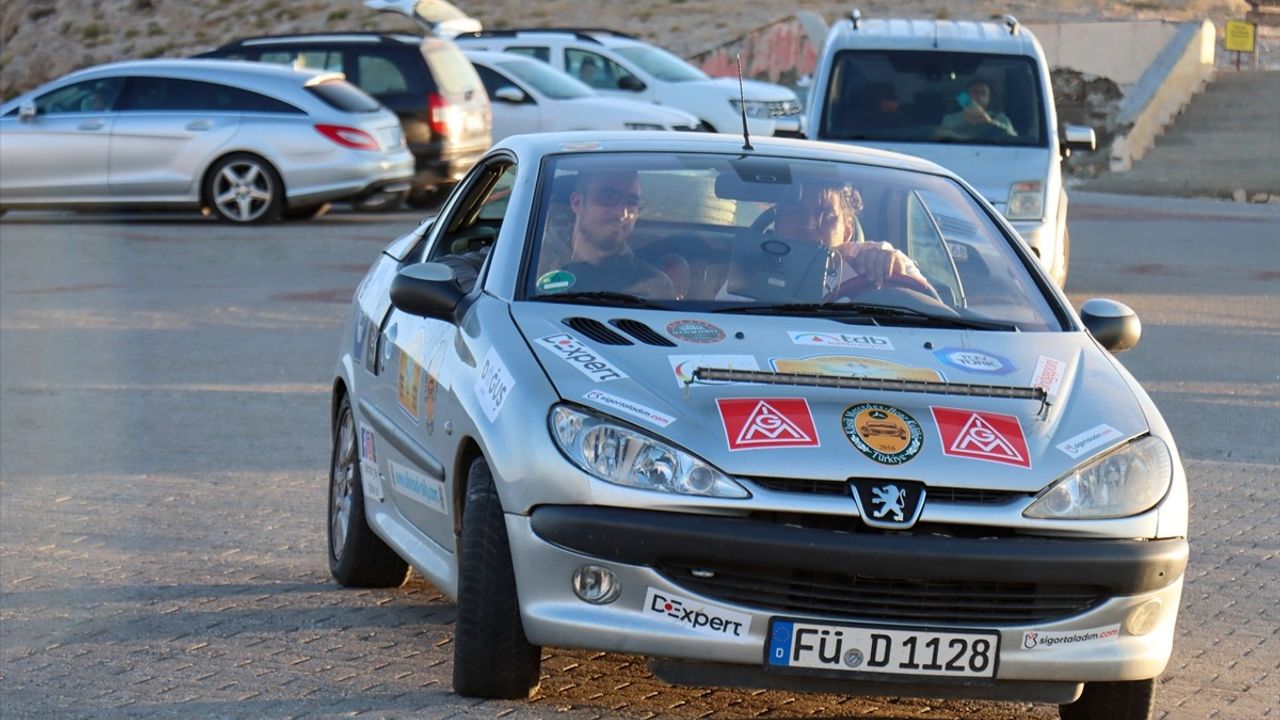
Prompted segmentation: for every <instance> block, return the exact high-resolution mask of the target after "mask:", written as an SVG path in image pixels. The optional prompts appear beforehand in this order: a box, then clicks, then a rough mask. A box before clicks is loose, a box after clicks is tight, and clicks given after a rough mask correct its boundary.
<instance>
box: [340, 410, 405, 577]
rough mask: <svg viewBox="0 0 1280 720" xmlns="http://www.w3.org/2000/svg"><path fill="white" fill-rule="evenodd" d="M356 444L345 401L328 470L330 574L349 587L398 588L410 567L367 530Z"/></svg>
mask: <svg viewBox="0 0 1280 720" xmlns="http://www.w3.org/2000/svg"><path fill="white" fill-rule="evenodd" d="M357 442H358V438H357V437H356V423H355V418H354V417H353V416H352V414H351V401H350V400H348V399H347V398H345V397H344V398H342V402H341V403H340V404H339V405H338V422H337V423H336V424H335V425H334V428H333V458H332V462H331V463H330V465H329V572H330V573H331V574H332V575H333V579H334V580H337V581H338V582H339V583H340V584H342V585H346V586H348V587H399V586H400V585H401V584H402V583H404V579H405V576H406V575H407V574H408V572H409V566H408V564H407V563H405V561H404V560H402V559H401V558H400V556H399V555H396V554H395V551H393V550H392V549H391V548H389V547H387V544H386V543H384V542H383V541H382V538H380V537H378V536H377V535H374V534H373V529H372V528H370V527H369V521H368V519H367V518H366V517H365V514H364V513H365V510H364V486H363V485H362V482H363V480H362V479H361V477H360V449H359V447H358V446H357Z"/></svg>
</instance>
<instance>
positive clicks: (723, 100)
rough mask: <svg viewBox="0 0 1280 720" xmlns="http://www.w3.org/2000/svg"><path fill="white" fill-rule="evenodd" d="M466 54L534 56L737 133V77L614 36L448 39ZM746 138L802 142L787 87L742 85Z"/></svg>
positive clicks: (527, 33) (540, 32)
mask: <svg viewBox="0 0 1280 720" xmlns="http://www.w3.org/2000/svg"><path fill="white" fill-rule="evenodd" d="M454 42H456V43H458V45H459V46H460V47H462V48H463V49H464V50H501V51H503V52H509V53H517V54H520V55H528V56H530V57H535V58H537V59H539V60H542V61H543V62H547V63H550V64H551V65H552V67H555V68H557V69H559V70H563V71H565V72H567V73H569V74H570V75H572V76H574V77H576V78H578V79H579V80H581V81H582V82H584V83H586V84H587V85H589V86H590V87H591V88H593V89H594V90H596V91H597V92H599V93H600V94H602V95H607V96H611V97H619V98H628V99H631V100H644V101H647V102H653V103H658V104H659V105H667V106H670V107H674V108H679V109H681V110H684V111H686V112H690V113H693V114H694V115H696V116H697V117H698V120H699V121H700V122H701V124H702V129H704V130H709V131H711V132H727V133H741V132H742V115H743V103H742V102H741V99H740V97H739V94H738V80H737V78H712V77H709V76H708V75H707V74H706V73H704V72H702V71H701V70H699V69H698V68H696V67H694V66H692V65H690V64H689V63H687V62H685V61H684V60H681V59H680V58H678V57H676V56H675V55H672V54H671V53H669V52H667V51H666V50H663V49H662V48H660V47H656V46H654V45H650V44H648V43H646V42H642V41H640V40H637V39H636V38H634V37H631V36H630V35H626V34H623V33H619V32H614V31H612V30H599V29H554V28H551V29H533V30H486V31H484V32H477V33H464V34H461V35H458V36H457V37H456V38H454ZM742 93H743V95H742V97H743V98H745V100H746V103H745V112H746V116H747V126H748V128H749V129H750V131H751V134H752V135H786V136H791V137H800V136H801V116H800V100H799V99H798V98H797V97H796V94H795V93H794V92H792V91H791V90H790V89H789V88H785V87H783V86H781V85H775V84H773V83H767V82H760V81H757V80H746V81H744V82H743V83H742Z"/></svg>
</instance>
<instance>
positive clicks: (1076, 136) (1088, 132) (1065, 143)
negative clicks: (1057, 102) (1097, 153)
mask: <svg viewBox="0 0 1280 720" xmlns="http://www.w3.org/2000/svg"><path fill="white" fill-rule="evenodd" d="M1062 147H1063V148H1065V149H1066V150H1079V151H1081V152H1093V151H1094V150H1095V149H1097V147H1098V138H1097V136H1096V135H1094V132H1093V128H1091V127H1085V126H1084V125H1067V126H1065V127H1064V128H1063V129H1062Z"/></svg>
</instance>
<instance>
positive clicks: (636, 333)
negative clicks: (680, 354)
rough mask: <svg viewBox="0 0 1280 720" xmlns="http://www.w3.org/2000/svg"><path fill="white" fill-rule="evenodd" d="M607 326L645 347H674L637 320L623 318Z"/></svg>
mask: <svg viewBox="0 0 1280 720" xmlns="http://www.w3.org/2000/svg"><path fill="white" fill-rule="evenodd" d="M609 324H610V325H612V326H614V327H616V328H618V329H619V330H621V331H622V332H624V333H626V334H628V335H630V336H631V337H633V338H635V339H637V340H639V341H640V342H642V343H644V344H645V345H658V346H660V347H675V346H676V344H675V343H673V342H671V341H670V340H668V339H666V338H664V337H662V336H661V335H659V334H658V333H657V332H655V331H654V329H653V328H651V327H649V326H648V325H645V324H644V323H642V322H640V321H638V320H629V319H627V318H623V319H621V320H610V321H609Z"/></svg>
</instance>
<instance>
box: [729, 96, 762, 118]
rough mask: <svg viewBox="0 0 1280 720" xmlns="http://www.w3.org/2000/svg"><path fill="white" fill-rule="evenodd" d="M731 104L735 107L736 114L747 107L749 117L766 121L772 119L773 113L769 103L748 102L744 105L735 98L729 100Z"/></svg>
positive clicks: (759, 101)
mask: <svg viewBox="0 0 1280 720" xmlns="http://www.w3.org/2000/svg"><path fill="white" fill-rule="evenodd" d="M729 104H730V105H731V106H733V111H734V112H736V113H741V112H742V109H743V108H744V107H745V108H746V109H747V117H753V118H764V119H768V118H769V117H771V113H772V111H771V110H770V109H769V103H767V102H764V101H763V100H748V101H747V102H746V104H745V105H744V104H743V102H742V101H741V100H738V99H737V98H733V99H731V100H729Z"/></svg>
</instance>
